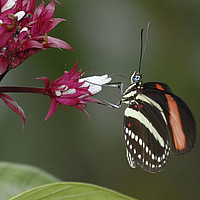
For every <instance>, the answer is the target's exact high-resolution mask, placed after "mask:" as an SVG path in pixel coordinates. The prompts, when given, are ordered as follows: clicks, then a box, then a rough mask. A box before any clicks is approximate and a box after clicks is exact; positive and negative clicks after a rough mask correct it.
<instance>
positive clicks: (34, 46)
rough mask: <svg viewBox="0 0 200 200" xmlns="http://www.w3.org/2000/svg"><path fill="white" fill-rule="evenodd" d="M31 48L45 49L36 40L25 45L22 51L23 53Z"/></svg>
mask: <svg viewBox="0 0 200 200" xmlns="http://www.w3.org/2000/svg"><path fill="white" fill-rule="evenodd" d="M31 48H37V49H43V48H44V47H43V45H42V44H41V43H40V42H37V41H35V40H29V41H27V42H24V43H23V48H22V49H21V51H24V50H26V49H31Z"/></svg>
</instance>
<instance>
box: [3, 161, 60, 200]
mask: <svg viewBox="0 0 200 200" xmlns="http://www.w3.org/2000/svg"><path fill="white" fill-rule="evenodd" d="M57 181H59V180H58V179H57V178H55V177H53V176H52V175H50V174H48V173H46V172H44V171H42V170H40V169H38V168H36V167H31V166H28V165H22V164H16V163H9V162H0V200H7V199H8V198H9V197H12V196H13V195H16V194H19V193H21V192H24V191H26V190H28V189H31V188H35V187H37V186H40V185H44V184H48V183H52V182H57Z"/></svg>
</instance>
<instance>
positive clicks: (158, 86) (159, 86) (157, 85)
mask: <svg viewBox="0 0 200 200" xmlns="http://www.w3.org/2000/svg"><path fill="white" fill-rule="evenodd" d="M156 88H157V89H159V90H164V88H163V87H162V86H161V85H160V84H158V83H156Z"/></svg>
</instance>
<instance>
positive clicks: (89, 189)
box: [9, 182, 134, 200]
mask: <svg viewBox="0 0 200 200" xmlns="http://www.w3.org/2000/svg"><path fill="white" fill-rule="evenodd" d="M41 199H42V200H134V199H133V198H130V197H128V196H125V195H122V194H120V193H118V192H114V191H112V190H108V189H106V188H103V187H99V186H95V185H90V184H85V183H75V182H60V183H52V184H48V185H43V186H40V187H37V188H34V189H32V190H29V191H26V192H23V193H21V194H19V195H16V196H15V197H13V198H10V199H9V200H41Z"/></svg>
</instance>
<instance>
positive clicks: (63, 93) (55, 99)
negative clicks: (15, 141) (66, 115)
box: [38, 61, 111, 120]
mask: <svg viewBox="0 0 200 200" xmlns="http://www.w3.org/2000/svg"><path fill="white" fill-rule="evenodd" d="M77 68H78V62H77V61H76V63H75V65H74V67H73V69H72V70H70V71H69V72H67V71H65V72H64V75H63V76H61V77H59V78H58V79H56V80H55V81H53V83H51V84H50V80H49V79H48V78H46V77H40V78H38V79H41V80H42V81H43V82H44V84H45V91H46V94H48V95H49V96H50V97H51V105H50V109H49V112H48V114H47V116H46V118H45V120H47V119H48V118H49V117H51V116H52V115H53V113H54V112H55V111H56V108H57V105H59V106H61V107H63V108H65V107H64V106H63V105H67V106H72V107H74V108H77V109H79V110H82V111H84V112H85V113H86V114H87V115H88V117H89V118H90V116H89V114H88V113H87V112H86V111H85V110H84V108H85V107H86V104H87V103H89V102H100V101H99V100H97V99H95V98H93V96H94V95H95V94H97V93H98V92H100V91H101V89H102V85H104V84H106V83H109V82H110V81H111V78H110V77H108V75H103V76H92V77H87V78H83V79H81V77H82V75H83V74H84V73H81V70H79V71H77Z"/></svg>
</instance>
